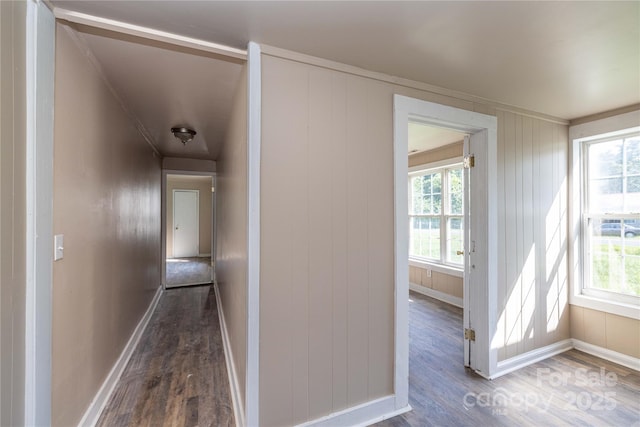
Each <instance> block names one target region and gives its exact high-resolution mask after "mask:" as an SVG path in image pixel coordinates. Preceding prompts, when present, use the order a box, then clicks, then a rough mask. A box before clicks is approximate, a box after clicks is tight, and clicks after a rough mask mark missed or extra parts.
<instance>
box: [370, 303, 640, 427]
mask: <svg viewBox="0 0 640 427" xmlns="http://www.w3.org/2000/svg"><path fill="white" fill-rule="evenodd" d="M410 301H411V302H410V303H409V331H410V332H409V334H410V337H409V339H410V349H409V373H410V375H409V403H410V405H411V406H412V407H413V410H412V411H410V412H407V413H405V414H402V415H399V416H397V417H394V418H391V419H388V420H385V421H383V422H380V423H377V424H376V426H377V427H401V426H402V427H405V426H415V427H418V426H536V427H538V426H561V425H562V426H564V425H568V426H634V427H638V426H640V373H638V372H636V371H633V370H631V369H628V368H625V367H622V366H620V365H616V364H613V363H610V362H607V361H605V360H602V359H599V358H597V357H593V356H590V355H588V354H585V353H582V352H579V351H576V350H571V351H568V352H566V353H563V354H560V355H558V356H555V357H552V358H550V359H547V360H544V361H542V362H539V363H536V364H534V365H531V366H528V367H526V368H523V369H521V370H519V371H516V372H513V373H511V374H507V375H505V376H502V377H500V378H497V379H495V380H493V381H488V380H485V379H483V378H481V377H480V376H478V375H476V374H475V373H473V372H471V371H470V370H465V369H464V367H463V341H462V335H461V330H462V310H461V309H459V308H456V307H453V306H451V305H448V304H445V303H442V302H439V301H437V300H434V299H432V298H428V297H425V296H422V295H420V294H417V293H414V292H411V295H410Z"/></svg>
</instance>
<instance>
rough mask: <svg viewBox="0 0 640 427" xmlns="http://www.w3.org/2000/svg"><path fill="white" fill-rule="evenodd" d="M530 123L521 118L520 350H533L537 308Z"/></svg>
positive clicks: (526, 118) (528, 119)
mask: <svg viewBox="0 0 640 427" xmlns="http://www.w3.org/2000/svg"><path fill="white" fill-rule="evenodd" d="M532 122H533V120H532V119H531V118H530V117H523V119H522V189H521V193H522V224H523V229H522V255H523V258H522V267H521V269H522V339H523V344H524V346H523V348H522V351H529V350H532V349H534V348H535V341H534V339H533V334H534V322H535V307H536V305H535V304H536V276H535V263H536V256H535V255H536V254H535V245H534V241H533V239H534V232H533V229H534V214H533V206H534V199H535V198H534V195H533V182H534V178H533V123H532Z"/></svg>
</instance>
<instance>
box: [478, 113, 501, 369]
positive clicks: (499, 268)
mask: <svg viewBox="0 0 640 427" xmlns="http://www.w3.org/2000/svg"><path fill="white" fill-rule="evenodd" d="M497 119H498V159H497V161H498V200H497V204H498V224H505V223H506V212H507V207H506V202H505V198H506V197H505V194H506V181H507V179H506V170H505V164H506V162H505V150H506V149H505V135H504V128H505V126H504V124H505V117H504V112H503V111H502V110H498V111H497ZM472 185H473V184H472ZM506 238H507V237H506V229H505V227H499V228H498V259H499V260H500V261H499V262H498V292H497V295H498V304H497V308H498V325H497V329H496V330H497V334H498V335H499V338H498V341H499V345H498V360H503V359H506V358H507V351H506V347H505V345H504V343H505V339H506V336H507V324H506V319H505V307H506V306H507V286H506V283H507V265H506V263H505V262H504V259H506V254H505V248H506Z"/></svg>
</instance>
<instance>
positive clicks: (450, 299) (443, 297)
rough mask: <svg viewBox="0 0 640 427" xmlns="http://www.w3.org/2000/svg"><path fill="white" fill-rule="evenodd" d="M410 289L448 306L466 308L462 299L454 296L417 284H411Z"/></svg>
mask: <svg viewBox="0 0 640 427" xmlns="http://www.w3.org/2000/svg"><path fill="white" fill-rule="evenodd" d="M409 289H411V290H412V291H415V292H417V293H419V294H422V295H426V296H428V297H431V298H434V299H437V300H440V301H443V302H446V303H447V304H451V305H455V306H456V307H460V308H464V304H463V302H462V298H460V297H454V296H453V295H449V294H445V293H444V292H440V291H436V290H435V289H431V288H427V287H425V286H422V285H418V284H416V283H409Z"/></svg>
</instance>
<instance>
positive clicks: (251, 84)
mask: <svg viewBox="0 0 640 427" xmlns="http://www.w3.org/2000/svg"><path fill="white" fill-rule="evenodd" d="M248 52H249V58H248V62H247V68H248V73H247V74H248V75H247V80H248V81H247V141H248V142H247V144H248V146H247V175H248V177H247V199H248V200H247V365H246V384H245V410H246V423H247V425H249V426H257V425H259V424H260V150H261V132H262V130H261V127H260V123H261V120H262V119H261V108H262V86H261V79H262V77H261V75H262V71H261V70H262V68H261V61H262V57H261V53H260V46H259V45H258V44H256V43H254V42H249V46H248Z"/></svg>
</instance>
